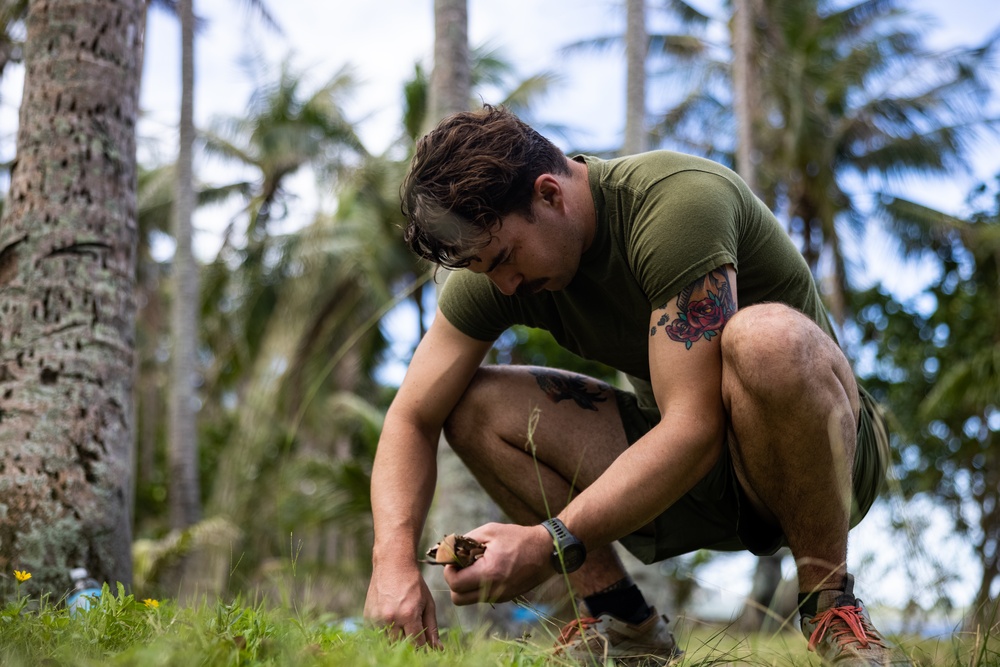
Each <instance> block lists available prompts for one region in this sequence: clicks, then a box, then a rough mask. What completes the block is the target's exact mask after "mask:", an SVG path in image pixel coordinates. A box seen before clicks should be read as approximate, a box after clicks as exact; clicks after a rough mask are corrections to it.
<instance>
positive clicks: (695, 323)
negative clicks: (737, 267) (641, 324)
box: [649, 267, 736, 350]
mask: <svg viewBox="0 0 1000 667" xmlns="http://www.w3.org/2000/svg"><path fill="white" fill-rule="evenodd" d="M661 308H662V310H663V315H662V316H661V317H660V319H659V320H657V322H656V325H655V326H653V327H652V328H651V329H650V330H649V335H650V336H653V335H655V334H656V330H657V328H662V329H663V333H665V334H666V335H667V337H668V338H669V339H670V340H673V341H677V342H678V343H684V347H685V348H686V349H688V350H690V349H691V346H692V345H693V344H694V343H695V342H697V341H698V340H701V339H702V338H704V339H705V340H712V338H713V337H714V336H716V335H717V334H718V333H719V332H720V331H722V328H723V327H724V326H726V322H728V321H729V318H731V317H732V316H733V313H735V312H736V302H735V301H734V300H733V293H732V289H731V288H730V286H729V276H728V274H727V273H726V269H725V267H721V268H718V269H715V270H714V271H710V272H709V273H707V274H705V275H704V276H702V277H701V278H698V279H697V280H695V281H694V282H692V283H691V284H690V285H688V286H687V287H685V288H684V289H682V290H681V292H680V294H678V295H677V317H676V318H675V319H674V320H673V321H671V319H670V314H669V313H668V312H667V306H666V304H664V305H663V306H661Z"/></svg>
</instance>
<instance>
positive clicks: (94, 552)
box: [0, 0, 144, 596]
mask: <svg viewBox="0 0 1000 667" xmlns="http://www.w3.org/2000/svg"><path fill="white" fill-rule="evenodd" d="M143 9H144V7H143V3H142V2H141V0H77V1H76V2H72V3H67V2H56V1H54V0H32V2H30V3H29V5H28V17H27V22H26V23H27V40H26V48H25V82H24V94H23V97H22V104H21V115H20V127H19V130H18V137H17V161H16V164H15V165H14V167H13V168H12V169H11V172H12V173H11V187H10V195H9V197H8V199H7V206H6V209H5V211H4V215H3V218H2V220H0V321H2V322H3V326H2V327H0V507H2V508H3V511H0V570H2V571H5V572H9V571H10V570H11V569H12V568H14V567H18V568H22V569H28V570H30V571H31V572H32V575H33V576H32V579H31V582H30V583H31V584H34V586H35V587H36V589H37V590H41V591H46V592H54V593H55V594H56V596H58V594H59V592H60V591H63V590H66V589H67V588H68V587H69V576H68V571H69V569H70V568H72V567H77V566H83V567H86V568H87V569H88V570H90V572H91V574H92V575H94V576H95V577H97V578H98V579H100V580H104V581H109V582H116V581H120V582H123V583H125V584H126V585H128V584H130V582H131V578H132V560H131V551H130V550H131V511H130V510H131V508H130V506H129V503H128V499H129V497H130V488H131V483H130V472H131V470H132V460H131V459H132V453H133V452H132V449H133V442H134V415H133V397H132V382H133V379H134V373H133V365H134V355H135V340H134V338H135V299H134V289H135V257H136V241H137V225H136V168H135V124H136V120H137V117H138V94H139V75H140V73H139V70H138V67H137V64H138V62H139V59H140V54H141V50H142V31H141V25H142V12H143Z"/></svg>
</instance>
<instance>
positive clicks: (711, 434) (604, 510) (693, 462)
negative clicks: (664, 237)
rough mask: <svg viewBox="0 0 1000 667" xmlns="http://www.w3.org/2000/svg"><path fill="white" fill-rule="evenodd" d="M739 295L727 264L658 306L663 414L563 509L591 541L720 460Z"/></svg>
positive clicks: (637, 523)
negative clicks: (729, 330)
mask: <svg viewBox="0 0 1000 667" xmlns="http://www.w3.org/2000/svg"><path fill="white" fill-rule="evenodd" d="M736 303H737V301H736V272H735V270H734V269H733V267H731V266H729V265H727V266H724V267H720V268H719V269H716V270H714V271H711V272H710V273H708V274H706V275H705V276H703V277H701V278H699V279H698V280H696V281H694V282H693V283H692V284H691V285H689V286H687V287H686V288H685V289H684V290H682V291H681V293H680V294H678V295H677V296H676V297H675V298H673V299H671V300H670V301H669V302H668V303H666V304H664V305H663V306H662V307H661V308H658V309H656V310H655V311H654V312H653V313H652V316H651V318H650V335H649V363H650V379H651V381H652V385H653V392H654V394H655V396H656V402H657V405H658V406H659V408H660V414H661V421H660V423H659V424H658V425H657V426H656V427H655V428H653V429H652V430H651V431H650V432H649V433H647V434H646V435H645V436H644V437H642V438H640V439H639V440H638V441H637V442H636V443H635V444H633V445H632V446H631V447H629V448H628V449H627V450H626V451H625V452H624V453H623V454H622V455H621V456H620V457H619V458H618V459H617V460H616V461H615V462H614V463H613V464H612V465H611V466H610V467H609V468H608V470H607V471H606V472H605V473H604V474H603V475H601V477H600V478H598V479H597V481H596V482H595V483H594V484H592V485H591V486H590V487H588V488H587V489H586V490H585V491H584V492H583V493H581V494H580V495H579V496H578V497H577V498H576V499H574V500H573V502H572V503H570V504H569V505H568V506H567V507H566V508H565V509H564V510H563V512H562V513H560V518H562V519H563V521H564V522H565V523H566V525H567V526H568V527H569V528H570V530H571V531H572V532H573V533H574V534H575V535H577V537H579V538H580V539H582V540H583V541H584V543H585V544H587V546H588V548H589V547H597V546H602V545H604V544H607V543H609V542H612V541H614V540H616V539H618V538H619V537H622V536H623V535H625V534H628V533H629V532H632V531H634V530H637V529H639V528H641V527H642V526H644V525H645V524H647V523H648V522H649V521H651V520H652V519H654V518H655V517H656V516H658V515H659V514H660V513H661V512H662V511H663V510H664V509H665V508H667V507H669V506H670V505H671V504H673V503H674V502H676V501H677V500H678V499H679V498H680V497H681V496H682V495H683V494H684V493H686V492H687V491H689V490H690V489H691V487H693V486H694V484H695V483H696V482H697V481H698V480H700V479H701V478H702V477H704V476H705V474H707V473H708V471H709V470H710V469H711V467H712V466H713V465H714V463H715V462H716V461H717V460H718V456H719V455H720V453H721V452H722V447H724V446H725V434H726V414H725V409H724V407H723V404H722V354H721V343H720V338H721V333H722V331H723V329H724V327H725V324H726V321H727V320H728V319H729V317H731V316H732V315H733V314H734V313H735V311H736Z"/></svg>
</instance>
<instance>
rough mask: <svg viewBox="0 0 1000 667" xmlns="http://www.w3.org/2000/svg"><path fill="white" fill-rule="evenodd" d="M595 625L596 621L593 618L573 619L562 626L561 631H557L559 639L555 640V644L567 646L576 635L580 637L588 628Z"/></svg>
mask: <svg viewBox="0 0 1000 667" xmlns="http://www.w3.org/2000/svg"><path fill="white" fill-rule="evenodd" d="M596 624H597V619H596V618H594V617H593V616H584V617H583V618H575V619H573V620H572V621H570V622H569V623H567V624H566V625H564V626H563V628H562V630H560V631H559V639H557V640H556V643H557V644H569V643H570V642H571V641H573V638H574V637H576V636H577V635H580V636H581V637H583V636H584V633H585V632H586V631H587V629H588V628H591V627H593V626H594V625H596Z"/></svg>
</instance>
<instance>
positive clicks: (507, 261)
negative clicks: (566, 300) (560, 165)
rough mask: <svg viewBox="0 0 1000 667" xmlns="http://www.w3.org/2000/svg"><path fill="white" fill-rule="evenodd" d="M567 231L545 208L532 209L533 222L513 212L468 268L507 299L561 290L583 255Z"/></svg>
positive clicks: (571, 276)
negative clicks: (488, 281)
mask: <svg viewBox="0 0 1000 667" xmlns="http://www.w3.org/2000/svg"><path fill="white" fill-rule="evenodd" d="M540 208H542V209H543V210H539V209H540ZM566 231H567V227H566V226H565V225H560V224H559V219H558V218H557V217H556V216H555V215H553V214H552V213H551V212H550V211H549V210H546V209H544V207H538V206H536V207H535V209H534V216H533V219H532V220H528V219H527V218H526V217H525V216H524V215H523V214H520V213H512V214H511V215H508V216H506V217H504V219H503V221H502V223H501V225H500V229H499V230H498V231H497V232H496V233H495V234H494V236H493V239H492V240H491V241H490V244H489V245H488V246H486V247H485V248H483V249H482V250H480V251H479V252H478V253H477V254H478V256H479V259H478V260H474V261H473V262H472V263H471V264H469V266H468V269H469V270H470V271H472V272H474V273H485V274H486V276H487V277H489V279H490V280H492V281H493V284H494V285H496V286H497V289H499V290H500V291H501V292H503V293H504V294H506V295H507V296H512V295H514V294H517V295H518V296H524V295H528V294H534V293H535V292H539V291H541V290H543V289H544V290H549V291H556V290H561V289H563V288H564V287H566V285H568V284H569V282H570V281H571V280H572V279H573V275H574V274H575V273H576V270H577V268H578V266H579V264H580V255H581V253H582V249H581V248H580V247H579V246H578V245H576V244H574V242H573V239H572V234H567V233H565V232H566Z"/></svg>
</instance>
